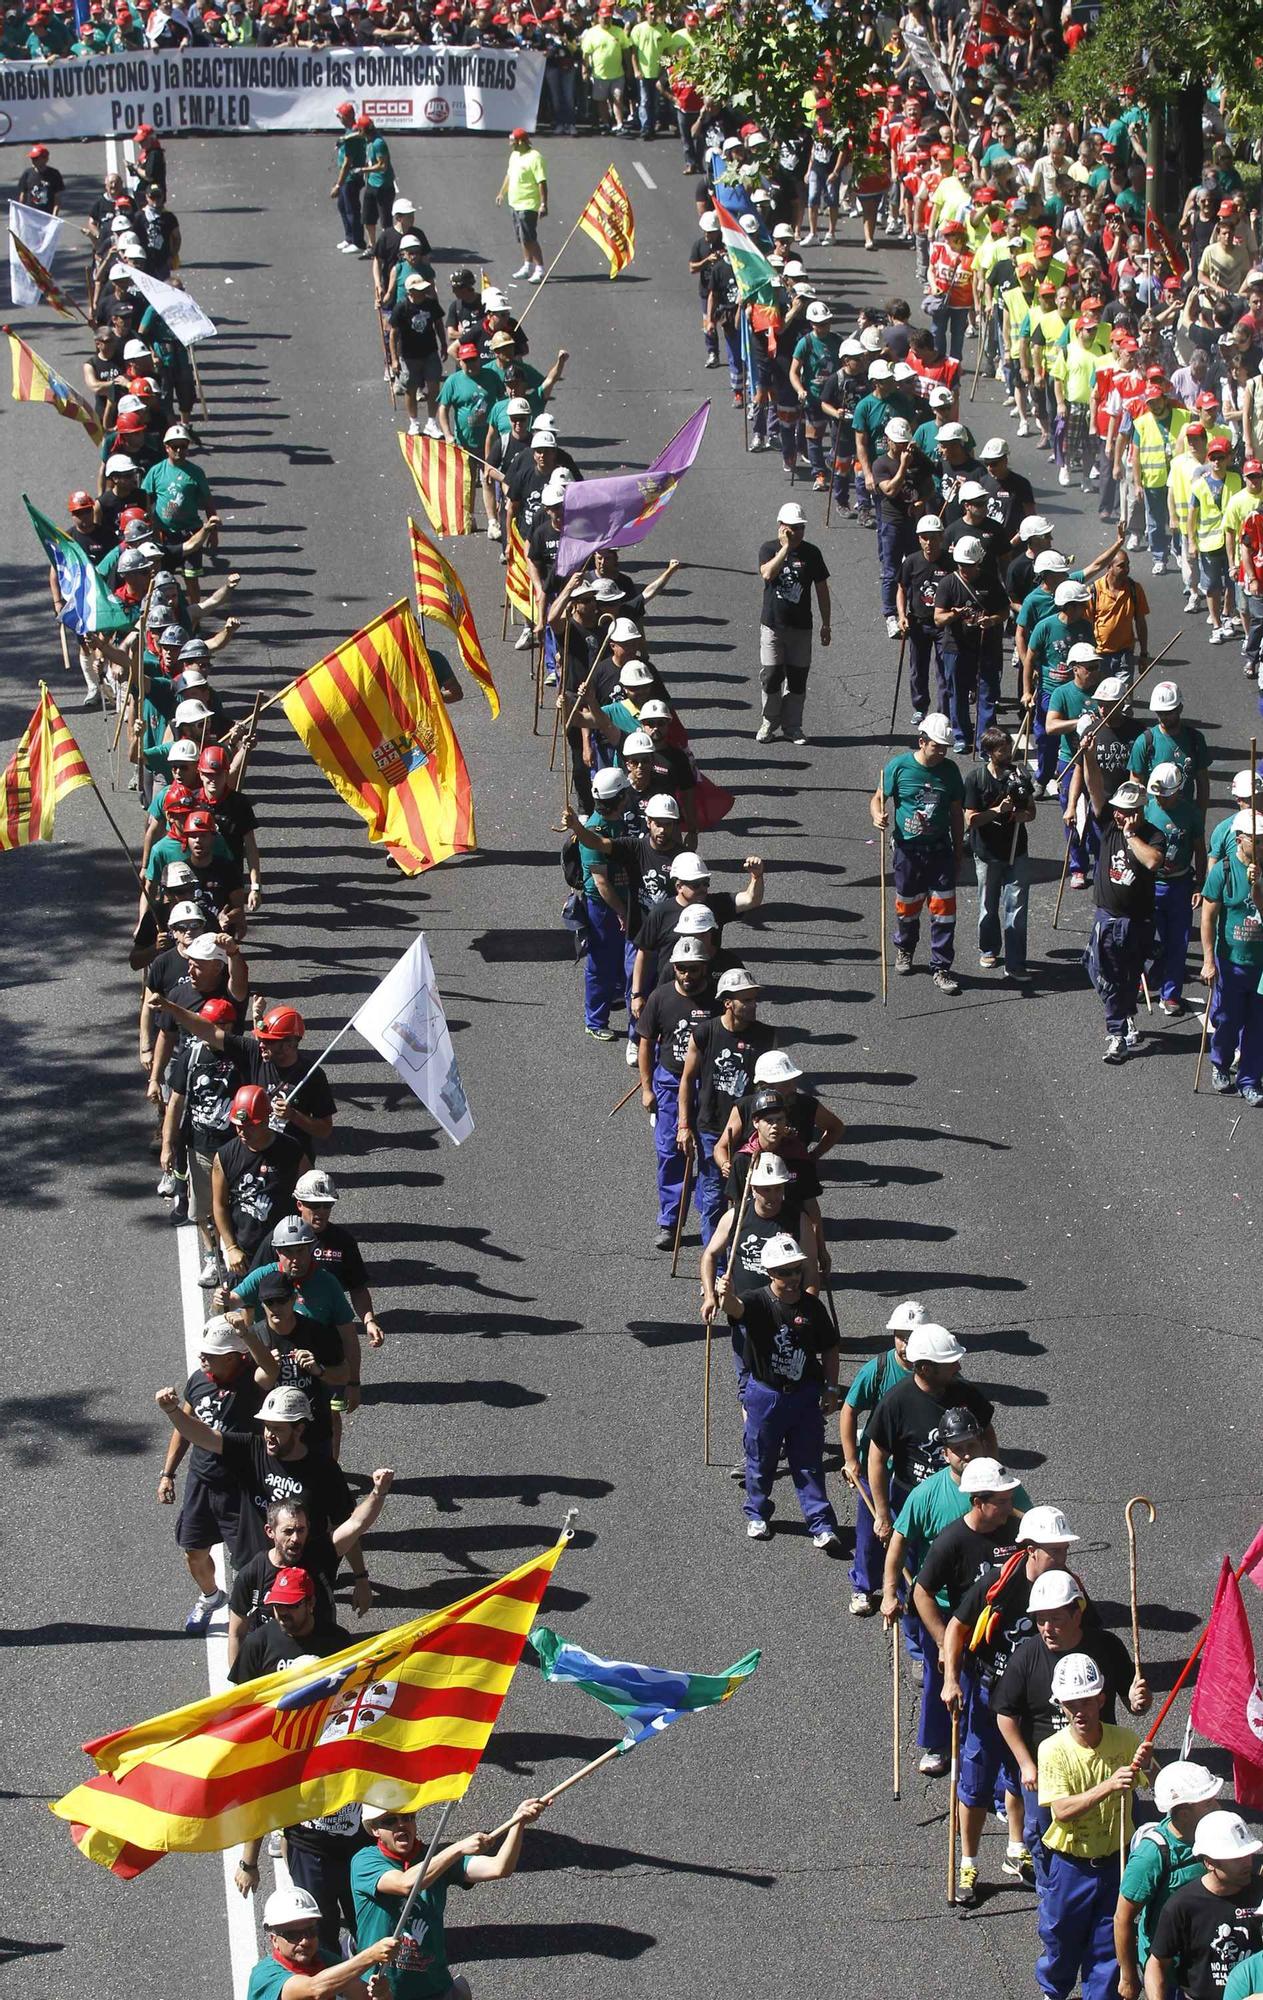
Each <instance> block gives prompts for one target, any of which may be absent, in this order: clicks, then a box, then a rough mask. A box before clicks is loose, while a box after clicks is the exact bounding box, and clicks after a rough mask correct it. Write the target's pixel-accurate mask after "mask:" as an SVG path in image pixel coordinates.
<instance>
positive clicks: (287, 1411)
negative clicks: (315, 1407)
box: [254, 1389, 311, 1424]
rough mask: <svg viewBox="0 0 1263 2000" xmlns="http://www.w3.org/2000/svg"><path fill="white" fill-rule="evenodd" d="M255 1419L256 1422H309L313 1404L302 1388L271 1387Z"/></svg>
mask: <svg viewBox="0 0 1263 2000" xmlns="http://www.w3.org/2000/svg"><path fill="white" fill-rule="evenodd" d="M254 1421H255V1423H256V1424H309V1423H310V1422H311V1404H310V1403H309V1402H308V1401H307V1398H306V1397H305V1396H304V1394H303V1392H302V1390H301V1389H269V1391H268V1393H267V1395H266V1396H265V1397H264V1398H263V1401H262V1403H261V1404H260V1406H259V1409H258V1411H257V1413H256V1415H255V1419H254Z"/></svg>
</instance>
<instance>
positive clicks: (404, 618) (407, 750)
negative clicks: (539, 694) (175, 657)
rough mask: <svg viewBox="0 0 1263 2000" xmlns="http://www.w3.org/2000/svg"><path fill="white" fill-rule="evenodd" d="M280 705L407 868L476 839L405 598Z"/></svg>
mask: <svg viewBox="0 0 1263 2000" xmlns="http://www.w3.org/2000/svg"><path fill="white" fill-rule="evenodd" d="M282 706H283V707H284V710H285V713H286V715H287V716H288V717H289V719H290V721H291V723H292V724H293V726H294V728H295V729H296V730H297V732H298V735H299V737H300V738H301V739H302V742H303V744H304V745H305V747H306V748H307V750H308V751H309V752H310V754H311V755H312V757H313V758H314V759H315V761H316V763H317V764H319V766H320V768H321V770H322V771H323V772H324V774H325V776H326V777H327V778H328V780H329V783H330V784H331V785H332V786H333V788H334V790H335V791H336V792H338V793H340V795H341V796H342V798H344V799H345V800H346V803H347V804H348V805H349V806H350V807H351V808H352V810H353V811H355V812H357V813H358V814H359V815H360V817H361V819H362V820H363V821H364V823H365V825H366V827H367V828H368V837H369V839H370V840H371V841H374V842H382V843H384V844H385V846H386V848H387V850H388V852H389V853H390V855H391V856H392V858H393V859H394V860H395V861H396V862H397V863H398V864H399V866H400V868H402V870H403V871H404V873H405V874H406V875H419V874H420V873H421V872H422V870H423V869H426V868H432V867H433V866H434V865H435V863H436V862H438V861H443V860H445V859H446V858H447V856H448V855H449V854H456V853H460V852H466V851H468V850H469V849H470V848H472V847H473V846H474V845H475V844H476V843H475V838H474V802H473V794H472V792H471V790H470V784H469V773H468V771H467V770H466V768H465V759H464V757H463V756H462V754H461V747H460V744H459V743H458V742H457V740H456V732H455V730H454V729H453V728H452V723H451V718H450V717H449V715H448V712H447V706H446V703H445V702H444V700H443V697H442V695H441V694H440V693H439V689H438V682H437V680H436V679H435V675H434V668H433V666H432V665H431V663H430V657H429V654H428V653H427V652H426V650H425V641H424V640H423V639H422V637H421V631H420V627H419V626H418V624H417V621H416V616H415V614H414V612H413V609H412V606H411V605H410V604H409V603H408V602H407V600H406V599H401V600H400V602H399V603H398V604H393V605H392V606H391V608H390V610H389V611H383V612H382V614H381V616H380V618H375V619H374V620H373V622H372V624H371V625H366V626H365V627H364V629H363V630H362V631H360V632H357V633H355V634H354V636H353V637H352V638H350V639H347V640H344V642H343V643H342V645H340V646H339V647H337V648H336V649H335V651H333V652H332V653H329V654H327V655H326V657H325V658H324V659H323V660H321V661H319V662H318V664H317V665H316V666H314V667H310V668H309V669H308V671H307V672H306V673H305V674H302V675H300V677H299V678H298V680H296V681H295V682H294V684H293V686H292V687H290V688H289V689H288V690H287V691H286V693H285V694H284V695H283V696H282Z"/></svg>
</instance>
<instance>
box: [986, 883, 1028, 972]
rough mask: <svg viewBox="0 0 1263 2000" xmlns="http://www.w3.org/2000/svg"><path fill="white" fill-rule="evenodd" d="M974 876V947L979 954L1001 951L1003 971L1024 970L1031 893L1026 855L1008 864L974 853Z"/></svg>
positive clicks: (995, 953)
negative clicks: (976, 921)
mask: <svg viewBox="0 0 1263 2000" xmlns="http://www.w3.org/2000/svg"><path fill="white" fill-rule="evenodd" d="M974 872H975V874H976V875H977V878H978V950H979V953H980V954H981V955H982V956H983V957H991V958H998V957H999V956H1000V951H1001V946H1003V950H1004V964H1005V970H1006V971H1008V972H1024V971H1025V970H1026V905H1027V901H1028V899H1029V897H1030V892H1031V862H1030V856H1029V855H1028V854H1016V855H1014V857H1013V862H1012V866H1010V865H1009V863H1008V862H1007V861H990V860H984V858H983V857H982V855H980V854H975V856H974Z"/></svg>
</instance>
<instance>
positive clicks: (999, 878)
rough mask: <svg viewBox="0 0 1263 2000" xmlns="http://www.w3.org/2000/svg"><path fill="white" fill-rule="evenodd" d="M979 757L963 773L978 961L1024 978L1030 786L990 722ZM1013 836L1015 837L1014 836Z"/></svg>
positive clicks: (1004, 734) (1006, 737) (1002, 732)
mask: <svg viewBox="0 0 1263 2000" xmlns="http://www.w3.org/2000/svg"><path fill="white" fill-rule="evenodd" d="M978 751H979V759H978V762H977V763H975V764H974V765H973V766H972V768H971V769H970V770H968V771H967V772H966V773H965V826H966V828H967V830H968V833H969V844H970V849H971V852H972V854H973V862H974V874H975V876H976V878H977V882H978V963H979V965H980V966H981V967H982V969H983V970H984V971H993V970H994V969H995V967H996V966H998V965H1002V966H1003V968H1004V973H1005V977H1006V978H1008V979H1024V978H1025V977H1026V908H1027V901H1028V898H1029V896H1030V857H1029V854H1028V851H1027V831H1026V829H1027V827H1028V825H1029V824H1030V822H1031V821H1032V820H1033V819H1034V817H1035V797H1034V786H1033V784H1032V781H1031V776H1030V773H1029V771H1028V770H1027V769H1026V766H1025V765H1024V764H1022V765H1015V764H1014V762H1013V738H1012V737H1011V735H1010V734H1009V732H1008V730H1007V729H1002V728H1000V727H999V725H998V724H996V723H993V724H992V726H991V727H990V729H986V730H984V731H983V733H982V735H981V736H980V737H979V739H978ZM1015 835H1016V838H1015Z"/></svg>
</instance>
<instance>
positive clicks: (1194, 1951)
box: [1145, 1810, 1263, 2000]
mask: <svg viewBox="0 0 1263 2000" xmlns="http://www.w3.org/2000/svg"><path fill="white" fill-rule="evenodd" d="M1193 1852H1194V1854H1195V1855H1196V1856H1197V1858H1198V1860H1199V1861H1200V1862H1201V1863H1202V1869H1203V1872H1202V1873H1201V1875H1200V1876H1198V1877H1197V1878H1196V1879H1195V1880H1194V1881H1192V1882H1186V1883H1185V1884H1184V1886H1183V1888H1182V1889H1177V1890H1176V1892H1175V1894H1174V1895H1173V1896H1172V1897H1171V1898H1170V1899H1169V1901H1168V1902H1167V1903H1166V1905H1165V1906H1164V1908H1163V1911H1162V1914H1161V1916H1160V1917H1159V1918H1158V1921H1157V1923H1156V1924H1155V1926H1154V1931H1153V1941H1152V1946H1151V1949H1150V1954H1149V1960H1148V1963H1147V1964H1146V1966H1145V1996H1146V2000H1174V1996H1175V1995H1176V1994H1181V1995H1183V1996H1185V2000H1221V1996H1223V2000H1227V1992H1228V1988H1229V1985H1230V1984H1231V1981H1232V1978H1233V1975H1234V1973H1235V1972H1236V1970H1237V1968H1238V1967H1239V1966H1241V1964H1242V1962H1243V1961H1244V1960H1249V1959H1251V1958H1252V1957H1254V1956H1255V1955H1256V1954H1258V1953H1259V1951H1260V1949H1261V1948H1263V1909H1260V1907H1259V1892H1260V1889H1261V1888H1263V1876H1261V1875H1260V1864H1259V1856H1260V1854H1261V1853H1263V1840H1260V1839H1259V1836H1258V1834H1257V1833H1255V1832H1254V1831H1253V1829H1252V1828H1251V1827H1248V1826H1247V1825H1246V1823H1245V1821H1244V1820H1243V1819H1242V1818H1241V1816H1240V1814H1239V1813H1234V1812H1225V1811H1223V1810H1218V1811H1215V1812H1208V1813H1207V1814H1206V1815H1205V1817H1204V1818H1203V1819H1201V1820H1200V1821H1199V1822H1198V1826H1197V1830H1196V1832H1195V1833H1194V1835H1193ZM1256 1969H1257V1968H1256ZM1249 1977H1250V1975H1248V1974H1244V1973H1243V1976H1242V1978H1241V1980H1239V1981H1238V1982H1237V1991H1238V1992H1239V1993H1254V1992H1257V1991H1258V1987H1257V1985H1252V1984H1249V1983H1247V1981H1248V1979H1249Z"/></svg>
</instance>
